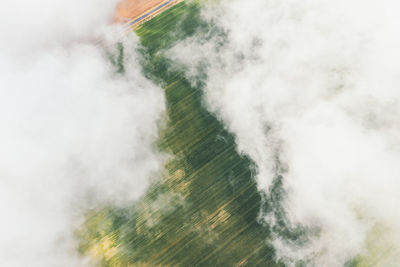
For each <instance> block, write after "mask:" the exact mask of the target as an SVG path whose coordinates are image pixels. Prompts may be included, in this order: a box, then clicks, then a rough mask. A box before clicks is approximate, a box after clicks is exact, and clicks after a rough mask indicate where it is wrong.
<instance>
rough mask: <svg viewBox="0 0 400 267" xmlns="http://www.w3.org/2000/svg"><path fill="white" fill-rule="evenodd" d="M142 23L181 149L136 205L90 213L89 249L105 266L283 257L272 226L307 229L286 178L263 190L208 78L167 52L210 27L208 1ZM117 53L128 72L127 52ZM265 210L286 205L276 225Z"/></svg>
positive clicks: (165, 144)
mask: <svg viewBox="0 0 400 267" xmlns="http://www.w3.org/2000/svg"><path fill="white" fill-rule="evenodd" d="M136 31H137V34H138V35H139V36H140V38H141V42H142V46H143V47H142V48H141V53H142V55H143V58H142V65H143V70H144V73H145V74H146V75H147V76H148V77H149V78H150V79H152V80H153V81H155V82H156V83H158V84H159V85H160V86H162V87H163V88H164V89H165V96H166V105H167V115H168V121H167V124H166V126H165V127H164V128H163V129H162V130H161V133H160V139H159V142H158V147H159V148H160V150H162V151H164V152H167V153H169V154H171V155H172V157H171V159H170V160H169V161H168V162H167V164H166V166H165V173H163V174H161V176H162V178H161V179H160V180H159V181H156V182H155V183H154V184H153V185H152V186H151V188H149V190H148V192H147V193H146V195H145V196H144V197H143V198H142V199H140V200H139V201H138V202H137V203H135V204H134V205H133V206H132V207H127V208H115V207H103V208H101V209H99V210H95V211H91V212H90V213H89V214H88V215H87V221H86V224H85V227H84V229H82V230H81V231H80V233H79V235H80V237H81V240H82V243H81V251H82V253H85V254H90V255H92V256H93V257H94V258H97V259H99V261H100V263H101V265H102V266H283V264H282V263H277V262H276V260H275V256H274V250H273V248H272V247H271V245H269V244H268V240H269V239H270V233H271V231H274V232H278V233H279V232H282V235H288V236H289V238H291V239H296V238H297V236H298V235H296V231H294V233H293V232H285V231H286V230H284V229H286V228H285V227H284V221H285V219H284V214H282V212H281V209H280V208H279V204H276V203H279V202H280V200H281V197H282V192H281V178H280V177H278V178H277V180H276V182H275V186H274V188H273V190H272V191H271V194H270V196H268V197H267V195H263V196H262V195H261V194H260V193H259V192H258V190H257V187H256V183H255V180H254V176H255V174H256V166H255V165H254V163H253V162H252V161H251V160H250V159H249V158H247V157H246V156H243V155H240V154H238V152H237V150H236V145H235V140H234V136H233V135H232V134H230V133H229V132H228V131H227V130H226V129H225V128H224V126H223V125H222V123H221V122H220V121H218V120H217V119H216V117H215V116H214V115H213V114H211V113H210V112H208V111H207V109H206V108H205V107H204V104H203V102H202V84H201V82H200V83H198V84H197V85H196V86H193V84H191V83H190V82H189V81H188V80H186V78H185V76H184V74H183V73H182V72H181V71H178V70H176V68H172V67H173V62H171V61H170V60H168V59H167V58H166V57H165V56H164V54H163V52H164V51H166V50H167V49H169V48H171V47H172V46H173V45H174V44H176V43H177V42H178V41H181V40H183V39H184V38H186V37H188V36H191V35H193V34H197V33H199V32H203V33H204V32H207V31H209V28H208V25H207V24H206V23H204V22H202V20H201V19H200V15H199V5H198V4H197V3H196V2H190V3H185V2H184V3H181V4H179V5H177V6H175V7H174V8H172V9H169V10H168V11H166V12H164V13H162V14H161V15H159V16H157V17H155V18H154V19H152V20H150V21H148V22H147V23H145V24H143V25H142V26H141V27H140V28H138V29H137V30H136ZM119 50H120V51H121V52H122V51H123V49H122V48H120V47H119ZM121 56H123V55H122V53H121ZM115 61H116V62H117V63H118V64H116V65H117V67H118V71H119V72H123V71H124V68H123V65H121V62H122V60H121V59H120V58H116V60H115ZM268 200H270V201H271V200H272V201H273V202H274V203H275V204H274V205H269V204H268V202H269V201H268ZM261 210H262V211H263V212H266V213H267V212H274V213H276V214H277V218H278V225H277V226H276V227H277V228H276V229H270V227H268V226H266V225H262V224H260V223H259V222H258V220H257V218H258V216H259V213H260V211H261ZM290 235H294V236H292V237H290Z"/></svg>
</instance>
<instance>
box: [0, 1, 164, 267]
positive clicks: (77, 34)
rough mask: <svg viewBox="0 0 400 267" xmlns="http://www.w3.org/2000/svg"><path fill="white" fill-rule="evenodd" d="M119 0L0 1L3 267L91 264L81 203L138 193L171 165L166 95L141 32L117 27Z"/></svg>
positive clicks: (120, 199) (0, 252) (0, 247)
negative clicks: (82, 243)
mask: <svg viewBox="0 0 400 267" xmlns="http://www.w3.org/2000/svg"><path fill="white" fill-rule="evenodd" d="M116 2H117V1H109V0H107V1H105V0H101V1H94V0H89V1H78V0H72V1H71V0H69V1H65V0H60V1H54V0H51V1H50V0H39V1H28V0H27V1H9V0H5V1H2V2H1V4H0V40H1V41H0V84H1V87H0V123H1V124H0V128H1V130H0V147H1V149H0V212H1V218H2V219H1V222H0V236H1V240H2V242H1V244H0V265H1V266H52V267H53V266H80V265H81V264H83V265H84V266H87V264H88V263H85V262H84V261H83V259H80V258H79V257H78V256H77V255H76V247H75V245H76V244H75V241H74V239H73V229H74V227H76V225H77V224H79V219H80V215H81V212H82V209H83V208H90V207H91V205H94V204H96V203H109V202H112V203H117V204H122V203H126V201H131V200H134V199H136V198H137V197H138V196H140V194H141V193H142V192H143V191H144V189H145V188H146V186H147V185H148V183H149V178H151V176H152V175H154V173H155V172H156V171H157V170H158V169H159V167H160V166H161V164H160V163H161V161H160V156H159V155H157V154H156V153H155V152H154V148H153V142H154V140H155V139H156V137H157V120H158V119H159V118H160V115H161V114H162V112H163V109H164V102H163V101H164V100H163V94H162V91H161V89H160V88H157V87H156V86H154V85H153V84H151V83H150V82H149V81H148V80H146V79H145V78H144V77H143V76H142V74H141V71H140V65H139V64H138V62H137V58H136V55H135V48H136V46H137V43H138V40H137V38H136V37H135V36H133V34H127V33H123V30H122V29H121V27H119V26H110V22H111V21H112V18H113V15H114V10H115V4H116ZM117 40H120V41H121V43H122V45H123V47H124V62H123V63H124V67H125V70H126V71H125V73H122V74H121V73H117V72H116V67H115V66H113V65H112V64H111V61H112V60H111V59H110V58H113V57H115V58H116V57H118V55H117V54H118V53H119V51H118V49H117V46H116V45H115V41H117ZM105 48H106V50H108V52H107V53H106V52H105Z"/></svg>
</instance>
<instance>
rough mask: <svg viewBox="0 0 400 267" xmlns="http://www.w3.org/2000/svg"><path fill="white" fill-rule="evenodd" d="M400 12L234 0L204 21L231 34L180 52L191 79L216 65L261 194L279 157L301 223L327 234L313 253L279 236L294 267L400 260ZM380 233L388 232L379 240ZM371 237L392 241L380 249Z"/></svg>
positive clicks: (222, 98)
mask: <svg viewBox="0 0 400 267" xmlns="http://www.w3.org/2000/svg"><path fill="white" fill-rule="evenodd" d="M211 5H213V4H212V3H211ZM398 7H399V5H398V3H397V2H396V1H391V0H387V1H359V0H353V1H342V0H339V1H328V0H327V1H314V0H306V1H291V0H288V1H275V0H271V1H264V0H254V1H239V0H238V1H235V0H234V1H223V2H222V5H221V6H220V7H219V8H216V7H215V6H213V7H211V8H209V9H207V10H206V11H205V12H204V17H205V18H206V19H208V20H209V21H212V22H213V23H215V25H217V27H219V28H220V29H222V32H224V34H225V36H227V37H226V38H225V37H221V35H219V36H216V37H214V38H208V39H203V38H202V37H199V36H197V37H195V38H191V39H190V40H186V41H185V42H184V43H181V44H179V45H178V46H177V47H175V48H174V49H173V50H172V51H171V57H172V58H174V59H175V60H179V61H181V62H183V63H185V64H186V66H188V67H189V72H188V75H190V76H191V77H195V76H196V71H197V70H198V69H199V66H202V67H201V69H202V70H204V67H205V68H206V69H207V71H206V73H207V77H208V78H207V81H206V89H205V90H206V100H207V103H208V105H209V108H210V109H211V110H213V111H214V112H216V113H217V114H218V115H219V116H220V118H221V119H222V120H224V121H225V123H226V124H227V126H228V127H229V129H230V130H231V131H232V132H234V133H235V135H236V137H237V143H238V147H239V150H241V151H242V152H244V153H246V154H248V155H249V156H250V157H251V158H252V159H253V160H255V162H256V163H257V165H258V168H259V173H258V178H257V179H258V182H259V187H260V189H261V190H268V189H269V187H270V185H271V182H272V181H273V179H274V175H275V169H276V166H275V163H276V158H277V157H278V158H279V159H280V162H281V163H282V164H284V165H285V166H286V168H287V171H286V172H285V173H284V187H285V190H286V192H287V199H286V201H285V203H283V205H284V207H285V209H286V212H287V214H288V217H289V219H290V221H291V222H292V223H301V224H303V225H307V226H313V227H317V228H319V229H320V232H319V234H318V235H317V236H315V237H313V238H312V240H311V241H310V242H309V243H307V244H305V245H303V246H302V247H294V246H292V245H290V243H288V242H286V241H285V240H281V239H280V238H279V237H277V239H276V241H275V245H276V248H277V249H278V253H279V254H280V255H281V256H282V257H285V258H287V259H288V263H290V262H291V260H294V261H296V260H300V259H306V260H310V264H314V265H315V266H342V265H343V264H345V262H347V261H348V260H350V259H352V258H354V257H355V256H356V255H358V254H360V255H367V256H365V257H367V258H368V257H370V256H371V255H375V256H374V257H375V259H374V260H373V261H374V262H375V263H376V265H382V264H383V263H382V262H385V264H386V265H384V266H388V265H387V264H388V263H390V264H392V265H390V266H396V263H398V262H400V258H399V257H398V255H399V254H398V252H399V248H398V246H393V244H398V243H399V241H400V230H399V229H400V214H399V212H398V209H397V204H398V203H400V195H399V194H398V188H399V186H400V180H399V173H400V172H399V171H400V169H399V168H400V167H399V164H398V161H399V160H400V150H399V145H400V139H399V136H400V127H399V123H398V122H399V121H398V117H399V115H400V108H399V101H400V94H399V92H400V91H399V90H398V87H399V85H400V80H399V74H400V72H399V69H400V68H399V62H400V60H399V56H400V55H399V52H398V49H397V48H398V47H399V45H400V38H399V36H400V35H399V33H400V32H399V31H400V30H399V27H398V26H399V25H400V19H399V17H398V15H397V14H396V10H398ZM221 38H222V39H221ZM221 40H223V42H221ZM221 43H223V44H221ZM265 219H266V221H268V222H272V221H273V220H272V219H271V218H268V217H267V218H265ZM376 225H384V229H385V231H381V232H380V233H379V234H378V235H376V234H374V229H376V228H374V227H376ZM372 236H375V237H374V238H376V239H379V240H383V239H387V240H389V241H387V242H380V245H379V246H375V247H374V246H370V245H369V244H370V243H371V238H372ZM376 243H378V242H376ZM384 251H385V253H386V254H383V252H384ZM368 255H369V256H368ZM365 257H364V258H365ZM362 259H363V256H362V257H360V260H362ZM371 262H372V260H371ZM382 266H383V265H382Z"/></svg>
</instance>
